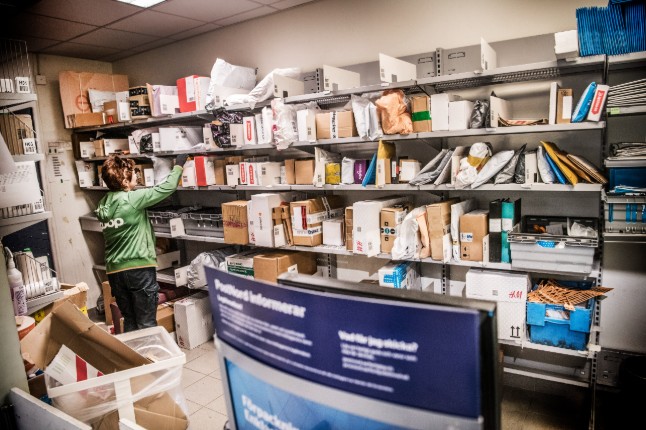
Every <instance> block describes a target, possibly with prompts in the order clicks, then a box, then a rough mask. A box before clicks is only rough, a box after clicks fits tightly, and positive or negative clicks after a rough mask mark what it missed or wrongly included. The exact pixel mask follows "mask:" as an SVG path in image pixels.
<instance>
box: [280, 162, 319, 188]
mask: <svg viewBox="0 0 646 430" xmlns="http://www.w3.org/2000/svg"><path fill="white" fill-rule="evenodd" d="M315 164H316V163H315V161H314V159H313V158H306V159H301V160H295V161H294V183H295V184H296V185H312V181H313V180H314V168H315ZM285 168H286V174H287V181H288V183H289V169H288V168H287V163H285Z"/></svg>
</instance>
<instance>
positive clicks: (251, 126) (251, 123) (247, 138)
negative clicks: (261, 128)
mask: <svg viewBox="0 0 646 430" xmlns="http://www.w3.org/2000/svg"><path fill="white" fill-rule="evenodd" d="M242 126H243V127H244V131H243V133H244V134H243V136H242V138H243V139H242V140H243V142H244V144H245V145H255V144H256V143H257V142H258V139H257V138H256V118H255V117H253V116H245V117H243V118H242Z"/></svg>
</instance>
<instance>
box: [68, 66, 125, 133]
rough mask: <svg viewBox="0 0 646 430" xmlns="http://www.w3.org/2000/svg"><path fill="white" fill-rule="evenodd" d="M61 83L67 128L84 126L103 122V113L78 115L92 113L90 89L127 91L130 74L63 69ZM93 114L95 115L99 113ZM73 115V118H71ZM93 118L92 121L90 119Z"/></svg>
mask: <svg viewBox="0 0 646 430" xmlns="http://www.w3.org/2000/svg"><path fill="white" fill-rule="evenodd" d="M58 80H59V83H60V92H61V102H62V105H63V115H64V117H65V128H74V127H82V126H86V125H101V124H103V114H102V113H101V114H100V118H101V122H99V123H97V121H99V116H94V117H86V118H83V117H80V116H78V115H85V114H92V109H91V106H90V99H89V94H88V89H90V88H92V89H95V90H99V91H112V92H115V93H116V92H119V91H127V90H128V87H129V85H128V76H126V75H109V74H104V73H87V72H74V71H62V72H60V73H59V74H58ZM98 114H99V113H97V114H93V115H98ZM70 116H71V118H70ZM88 118H91V121H88Z"/></svg>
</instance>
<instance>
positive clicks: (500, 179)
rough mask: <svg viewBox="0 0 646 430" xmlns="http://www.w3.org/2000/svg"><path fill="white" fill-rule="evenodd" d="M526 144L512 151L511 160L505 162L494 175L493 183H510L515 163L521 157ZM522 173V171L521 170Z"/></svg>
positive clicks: (514, 170)
mask: <svg viewBox="0 0 646 430" xmlns="http://www.w3.org/2000/svg"><path fill="white" fill-rule="evenodd" d="M526 146H527V144H524V145H523V146H521V147H520V148H518V149H517V150H516V151H514V156H513V157H511V160H509V161H508V162H507V164H506V165H505V167H503V168H502V169H501V170H500V172H498V174H497V175H496V178H495V179H494V184H511V183H512V182H514V175H515V173H516V165H517V164H518V160H519V159H520V158H521V155H522V153H523V152H524V151H525V147H526ZM523 175H524V171H523Z"/></svg>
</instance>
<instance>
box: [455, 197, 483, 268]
mask: <svg viewBox="0 0 646 430" xmlns="http://www.w3.org/2000/svg"><path fill="white" fill-rule="evenodd" d="M488 242H489V211H488V210H484V209H480V210H475V211H472V212H469V213H467V214H464V215H461V216H460V259H462V260H466V261H483V262H487V261H488V260H489V243H488Z"/></svg>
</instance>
